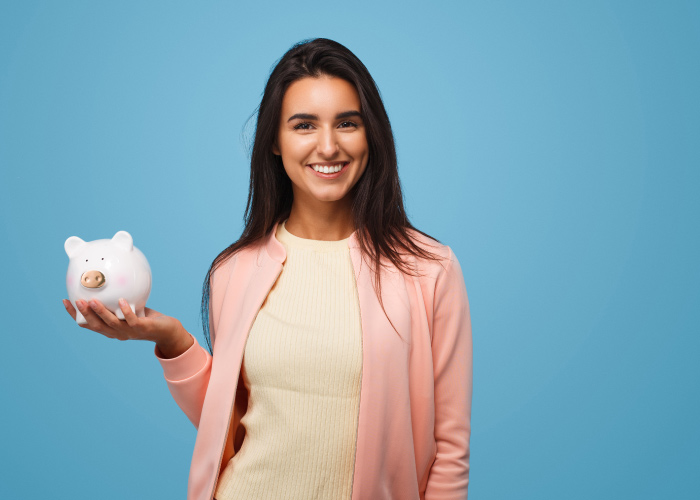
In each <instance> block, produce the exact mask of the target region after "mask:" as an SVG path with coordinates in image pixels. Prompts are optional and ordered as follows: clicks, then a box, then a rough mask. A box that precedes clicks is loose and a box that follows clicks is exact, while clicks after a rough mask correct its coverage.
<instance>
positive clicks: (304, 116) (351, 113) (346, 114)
mask: <svg viewBox="0 0 700 500" xmlns="http://www.w3.org/2000/svg"><path fill="white" fill-rule="evenodd" d="M351 116H357V117H358V118H362V114H361V113H360V112H359V111H354V110H353V111H343V112H342V113H338V114H337V115H335V119H336V120H340V119H341V118H350V117H351ZM297 118H299V119H302V120H318V115H311V114H309V113H297V114H295V115H292V116H290V117H289V120H287V122H291V121H292V120H294V119H297Z"/></svg>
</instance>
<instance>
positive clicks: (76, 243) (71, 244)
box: [63, 236, 85, 259]
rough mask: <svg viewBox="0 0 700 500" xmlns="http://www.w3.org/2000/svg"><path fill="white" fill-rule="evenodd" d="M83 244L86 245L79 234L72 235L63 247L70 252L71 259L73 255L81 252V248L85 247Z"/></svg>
mask: <svg viewBox="0 0 700 500" xmlns="http://www.w3.org/2000/svg"><path fill="white" fill-rule="evenodd" d="M83 246H85V242H84V241H83V240H81V239H80V238H78V237H77V236H71V237H70V238H68V239H67V240H66V242H65V243H64V244H63V248H65V249H66V253H67V254H68V258H69V259H72V258H73V256H75V255H77V254H78V252H80V249H81V248H83Z"/></svg>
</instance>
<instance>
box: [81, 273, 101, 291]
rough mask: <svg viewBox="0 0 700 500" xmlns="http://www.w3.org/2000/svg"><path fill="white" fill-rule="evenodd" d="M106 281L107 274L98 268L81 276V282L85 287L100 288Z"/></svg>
mask: <svg viewBox="0 0 700 500" xmlns="http://www.w3.org/2000/svg"><path fill="white" fill-rule="evenodd" d="M105 281H106V279H105V275H104V274H102V273H101V272H100V271H96V270H92V271H85V272H84V273H83V275H82V276H81V277H80V284H81V285H82V286H83V287H85V288H100V287H102V286H104V284H105Z"/></svg>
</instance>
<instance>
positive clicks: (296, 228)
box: [272, 75, 369, 240]
mask: <svg viewBox="0 0 700 500" xmlns="http://www.w3.org/2000/svg"><path fill="white" fill-rule="evenodd" d="M360 107H361V105H360V97H359V95H358V93H357V90H356V89H355V87H354V86H353V85H352V84H351V83H350V82H348V81H347V80H343V79H342V78H337V77H333V76H329V75H321V76H319V77H306V78H302V79H300V80H297V81H295V82H294V83H292V84H291V85H290V86H289V88H288V89H287V92H286V93H285V95H284V99H283V100H282V112H281V114H280V126H279V132H278V135H277V140H276V141H275V144H274V146H273V148H272V151H273V153H274V154H276V155H279V156H281V158H282V164H283V165H284V170H285V172H286V173H287V175H288V176H289V179H290V180H291V182H292V192H293V195H294V200H295V201H296V202H295V203H293V204H292V209H291V213H290V215H289V221H288V222H287V224H286V227H287V229H289V231H290V232H292V233H294V234H297V235H299V236H301V237H303V238H308V239H324V234H323V233H326V235H325V236H327V237H329V239H333V240H338V239H343V238H345V237H347V236H349V235H350V233H352V232H353V231H354V226H353V220H352V196H351V190H352V188H353V187H354V186H355V184H357V181H359V180H360V177H362V174H363V173H364V172H365V169H366V168H367V160H368V156H369V145H368V144H367V136H366V133H365V127H364V124H363V121H362V114H361V113H360V111H359V110H360ZM350 118H352V120H351V119H350ZM324 219H325V220H326V223H325V225H326V226H327V227H328V228H333V229H337V230H339V231H340V234H338V233H336V234H329V233H328V229H326V228H323V227H315V226H317V225H316V224H309V223H306V224H305V223H304V222H303V221H308V222H312V221H315V220H319V221H323V220H324Z"/></svg>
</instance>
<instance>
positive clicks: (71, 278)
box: [68, 274, 75, 286]
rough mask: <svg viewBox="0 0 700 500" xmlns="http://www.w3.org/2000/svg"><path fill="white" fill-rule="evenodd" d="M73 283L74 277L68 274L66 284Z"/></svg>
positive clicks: (70, 284)
mask: <svg viewBox="0 0 700 500" xmlns="http://www.w3.org/2000/svg"><path fill="white" fill-rule="evenodd" d="M73 283H75V278H74V277H73V275H72V274H71V275H70V276H68V285H69V286H73Z"/></svg>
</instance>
